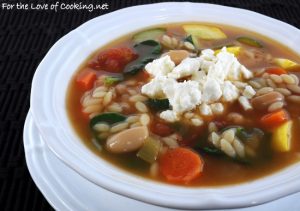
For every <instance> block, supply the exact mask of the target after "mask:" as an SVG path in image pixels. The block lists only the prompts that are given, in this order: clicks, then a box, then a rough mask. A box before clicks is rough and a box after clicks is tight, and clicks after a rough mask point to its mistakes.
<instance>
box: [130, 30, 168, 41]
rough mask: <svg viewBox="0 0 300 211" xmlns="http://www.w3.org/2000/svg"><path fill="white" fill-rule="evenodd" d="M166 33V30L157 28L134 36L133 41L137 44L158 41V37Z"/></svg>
mask: <svg viewBox="0 0 300 211" xmlns="http://www.w3.org/2000/svg"><path fill="white" fill-rule="evenodd" d="M165 33H166V29H163V28H157V29H149V30H147V31H142V32H139V33H137V34H135V35H134V36H133V38H132V39H133V41H134V42H135V43H140V42H143V41H146V40H156V39H157V38H158V37H160V36H161V35H163V34H165Z"/></svg>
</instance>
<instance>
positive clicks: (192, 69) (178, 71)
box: [168, 58, 200, 79]
mask: <svg viewBox="0 0 300 211" xmlns="http://www.w3.org/2000/svg"><path fill="white" fill-rule="evenodd" d="M199 68H200V61H199V59H197V58H186V59H184V60H183V61H182V62H181V63H180V64H179V65H177V66H176V67H175V68H174V69H173V70H172V72H170V73H169V74H168V77H170V78H175V79H178V78H183V77H186V76H191V75H194V74H196V73H197V72H198V70H199Z"/></svg>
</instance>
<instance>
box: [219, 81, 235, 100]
mask: <svg viewBox="0 0 300 211" xmlns="http://www.w3.org/2000/svg"><path fill="white" fill-rule="evenodd" d="M222 90H223V99H224V101H226V102H231V101H233V100H236V99H237V98H238V97H239V90H238V89H237V88H236V86H234V85H233V84H232V83H231V82H230V81H225V82H224V84H223V89H222Z"/></svg>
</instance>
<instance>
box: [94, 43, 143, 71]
mask: <svg viewBox="0 0 300 211" xmlns="http://www.w3.org/2000/svg"><path fill="white" fill-rule="evenodd" d="M137 57H138V55H137V54H136V53H135V52H134V51H133V50H131V49H130V48H126V47H120V48H112V49H109V50H106V51H103V52H101V53H100V54H99V55H98V56H97V58H95V60H93V61H92V62H90V64H89V66H90V67H92V68H95V69H99V70H104V71H107V72H113V73H120V72H122V70H123V68H124V67H125V66H126V65H127V64H128V63H129V62H131V61H133V60H135V59H136V58H137Z"/></svg>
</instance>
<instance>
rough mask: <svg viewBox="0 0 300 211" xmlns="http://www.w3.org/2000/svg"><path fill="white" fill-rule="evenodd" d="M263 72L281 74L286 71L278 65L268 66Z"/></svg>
mask: <svg viewBox="0 0 300 211" xmlns="http://www.w3.org/2000/svg"><path fill="white" fill-rule="evenodd" d="M265 72H266V73H269V74H275V75H281V74H286V73H287V72H286V70H285V69H282V68H280V67H270V68H268V69H266V71H265Z"/></svg>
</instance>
